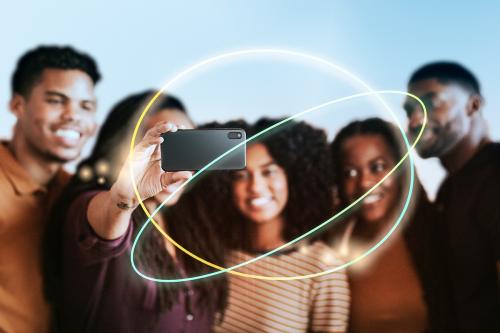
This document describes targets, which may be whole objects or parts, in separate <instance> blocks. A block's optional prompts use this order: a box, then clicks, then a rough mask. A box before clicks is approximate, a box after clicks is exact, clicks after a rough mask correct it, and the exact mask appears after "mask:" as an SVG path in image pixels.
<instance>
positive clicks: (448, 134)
mask: <svg viewBox="0 0 500 333" xmlns="http://www.w3.org/2000/svg"><path fill="white" fill-rule="evenodd" d="M457 127H458V126H457V122H455V121H453V120H450V121H448V122H447V123H446V124H444V125H440V126H439V125H435V126H432V127H430V128H427V129H426V131H430V134H428V135H427V134H426V133H425V134H426V135H425V136H426V139H425V141H424V142H421V144H417V146H416V150H417V151H418V154H419V155H420V156H421V157H422V158H431V157H438V158H439V157H442V156H444V155H445V154H446V153H448V152H449V151H450V150H452V149H453V148H454V147H455V146H456V144H457V143H458V142H459V141H460V140H461V139H462V138H463V136H464V135H463V131H461V130H460V128H457Z"/></svg>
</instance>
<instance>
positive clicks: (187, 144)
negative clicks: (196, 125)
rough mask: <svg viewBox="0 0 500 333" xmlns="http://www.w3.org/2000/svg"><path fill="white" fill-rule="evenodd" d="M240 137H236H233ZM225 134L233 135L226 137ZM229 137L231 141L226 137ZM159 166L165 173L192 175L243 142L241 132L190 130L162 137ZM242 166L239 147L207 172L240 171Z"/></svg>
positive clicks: (243, 151)
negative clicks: (179, 172) (186, 171)
mask: <svg viewBox="0 0 500 333" xmlns="http://www.w3.org/2000/svg"><path fill="white" fill-rule="evenodd" d="M235 132H237V133H241V134H240V135H238V134H234V133H235ZM229 133H233V134H232V135H229ZM230 136H231V137H230ZM162 137H163V139H164V141H163V143H162V144H161V155H162V161H161V166H162V169H163V170H165V171H182V170H188V171H196V170H200V169H202V168H203V167H204V166H206V165H207V164H208V163H210V162H212V161H213V160H214V159H216V158H217V157H219V156H220V155H222V154H223V153H225V152H227V151H228V150H230V149H231V148H233V147H235V146H236V145H238V144H240V143H242V142H244V141H245V140H246V135H245V131H244V130H242V129H219V128H217V129H193V130H178V131H177V132H167V133H164V134H163V135H162ZM245 165H246V148H245V145H244V144H243V145H241V147H238V148H237V149H235V150H234V151H232V152H231V153H229V154H228V155H226V156H225V157H223V158H222V159H221V160H219V161H218V162H216V163H214V164H213V165H212V166H210V167H209V168H208V170H240V169H243V168H245Z"/></svg>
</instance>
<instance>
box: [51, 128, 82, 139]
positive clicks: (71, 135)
mask: <svg viewBox="0 0 500 333" xmlns="http://www.w3.org/2000/svg"><path fill="white" fill-rule="evenodd" d="M56 135H57V136H60V137H63V138H65V139H68V140H78V139H80V133H79V132H78V131H75V130H71V129H58V130H57V131H56Z"/></svg>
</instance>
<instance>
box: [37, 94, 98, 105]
mask: <svg viewBox="0 0 500 333" xmlns="http://www.w3.org/2000/svg"><path fill="white" fill-rule="evenodd" d="M45 95H46V96H57V97H60V98H63V99H65V100H68V99H70V98H69V97H68V96H67V95H66V94H63V93H61V92H58V91H54V90H49V91H46V92H45ZM82 102H84V103H91V104H92V105H94V106H95V105H97V103H96V101H95V100H91V99H84V100H82Z"/></svg>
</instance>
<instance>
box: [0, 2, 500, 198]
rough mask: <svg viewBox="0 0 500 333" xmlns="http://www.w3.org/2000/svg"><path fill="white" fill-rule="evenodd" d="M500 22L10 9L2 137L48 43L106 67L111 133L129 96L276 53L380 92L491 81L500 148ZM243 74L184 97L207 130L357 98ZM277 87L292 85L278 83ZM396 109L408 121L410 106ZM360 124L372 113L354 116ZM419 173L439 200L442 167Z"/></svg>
mask: <svg viewBox="0 0 500 333" xmlns="http://www.w3.org/2000/svg"><path fill="white" fill-rule="evenodd" d="M499 17H500V3H499V2H496V1H476V2H474V3H473V2H471V1H470V2H463V3H461V2H457V1H440V2H435V1H418V2H414V3H409V2H407V1H384V2H374V1H356V2H348V1H308V2H306V1H210V2H206V1H182V2H180V1H179V2H169V1H154V2H153V1H142V2H141V3H129V2H125V1H121V2H118V1H94V0H92V1H85V2H79V3H69V2H63V1H18V2H16V3H8V2H6V1H3V2H2V3H1V4H0V40H1V41H2V50H1V52H0V63H1V66H0V105H2V108H3V110H1V111H0V137H2V138H8V137H9V136H10V132H11V127H12V125H13V123H14V117H13V116H12V115H11V114H10V113H9V112H8V107H7V103H8V99H9V98H10V77H11V74H12V71H13V69H14V66H15V62H16V60H17V58H18V57H19V56H20V55H21V54H22V53H23V52H25V51H26V50H27V49H29V48H32V47H34V46H35V45H38V44H41V43H57V44H66V43H68V44H72V45H74V46H75V47H77V48H79V49H82V50H85V51H87V52H89V53H90V54H92V55H93V56H94V57H95V58H96V59H97V60H98V62H99V65H100V68H101V72H102V74H103V77H104V80H103V81H102V82H101V83H100V84H99V86H98V89H97V95H98V98H99V111H98V119H99V121H102V119H103V118H104V116H105V114H106V113H107V111H108V110H109V109H110V107H111V106H112V105H113V104H114V103H115V102H116V101H118V100H119V99H120V98H122V97H124V96H125V95H127V94H128V93H132V92H137V91H140V90H143V89H145V88H149V87H160V86H161V85H162V84H163V83H164V82H165V80H166V79H168V78H169V77H171V76H172V75H173V74H175V73H177V72H179V71H180V70H182V69H184V68H186V67H188V66H189V65H191V64H193V63H195V62H197V61H199V60H202V59H205V58H207V57H210V56H213V55H217V54H221V53H223V52H226V51H233V50H240V49H245V48H253V47H259V48H262V47H268V48H284V49H290V50H296V51H304V52H308V53H311V54H314V55H318V56H322V57H324V58H326V59H329V60H332V61H334V62H336V63H337V64H340V65H343V66H345V67H346V68H348V69H349V70H351V71H352V72H353V73H355V74H357V75H359V76H360V77H361V78H362V79H364V80H365V81H366V82H367V83H369V84H370V85H372V87H373V88H374V89H399V90H405V86H406V80H407V79H408V76H409V75H410V73H411V72H412V71H413V70H414V69H415V68H416V67H418V66H420V65H422V64H423V63H425V62H428V61H432V60H438V59H450V60H456V61H459V62H461V63H463V64H464V65H466V66H467V67H469V68H470V69H471V70H472V71H473V72H474V73H475V74H476V75H477V76H478V78H479V80H480V81H481V83H482V87H483V95H484V96H485V98H486V101H487V104H486V107H485V109H484V116H485V118H486V119H487V121H488V123H489V126H490V130H491V134H492V136H493V138H495V139H500V93H499V84H498V75H499V74H500V62H499V60H498V58H499V55H500V43H499V39H498V38H499V37H498V33H499V32H500V20H499V19H498V18H499ZM238 66H239V67H238ZM238 66H236V67H231V66H226V67H224V68H222V69H221V71H220V75H219V74H217V72H216V71H208V72H206V73H201V74H200V75H201V78H200V80H197V81H196V80H195V81H193V82H192V84H191V85H189V84H186V86H183V87H179V89H178V90H174V92H175V93H177V94H178V95H179V96H180V97H181V98H182V99H184V100H185V102H186V104H187V106H188V108H189V109H190V110H191V112H192V114H193V117H194V119H195V121H206V120H211V119H219V120H224V119H227V118H234V117H238V116H245V117H247V118H250V119H255V118H257V117H259V116H261V115H264V114H267V115H282V114H286V113H290V112H299V111H302V110H303V108H305V107H311V106H314V105H316V104H319V103H321V102H324V101H326V100H328V99H333V98H337V97H339V96H340V95H341V93H347V92H348V91H349V89H343V88H341V87H340V85H341V84H344V88H345V87H346V85H345V83H341V81H342V80H341V78H340V77H336V78H335V77H333V76H330V77H328V78H327V77H326V76H325V75H324V74H321V73H320V72H319V71H312V74H311V73H310V74H307V71H306V70H305V67H304V66H302V67H300V66H298V67H297V66H295V67H294V66H290V67H289V69H287V68H285V67H286V66H284V67H283V68H282V69H279V68H278V69H276V72H273V68H275V66H274V65H273V63H267V64H263V65H262V66H260V65H258V64H256V62H252V61H249V62H247V63H242V64H240V65H238ZM252 66H253V67H252ZM259 66H260V67H259ZM292 67H293V68H299V69H298V70H290V69H291V68H292ZM235 71H236V74H234V73H235ZM264 74H268V75H267V77H266V75H264ZM203 75H206V76H205V77H203ZM273 75H274V76H275V77H279V78H280V80H272V79H269V77H273ZM262 82H264V83H266V84H267V86H266V85H265V84H264V85H263V84H261V83H262ZM329 84H331V91H332V94H329V91H330V86H329ZM273 87H274V88H273ZM318 87H323V89H319V88H318ZM325 87H326V88H325ZM264 88H265V89H264ZM271 88H273V89H276V92H273V91H270V90H269V89H271ZM357 91H359V90H357ZM352 92H356V91H355V90H351V93H352ZM339 94H340V95H339ZM287 96H292V97H293V98H287ZM257 100H258V101H257ZM252 103H255V104H252ZM367 105H368V104H365V106H363V107H362V108H364V109H365V110H366V109H368V107H367ZM392 105H394V107H395V108H397V109H395V111H396V112H397V113H399V114H400V115H401V117H402V118H401V119H404V117H403V116H404V114H403V111H402V109H401V108H400V105H401V100H394V101H393V103H392ZM344 115H345V114H344ZM359 117H362V113H357V114H353V115H352V118H359ZM336 119H337V118H336ZM337 120H338V121H337V122H336V125H333V123H332V125H330V127H329V128H328V130H329V131H330V134H331V135H333V133H334V132H335V130H336V128H335V126H337V128H338V127H339V126H342V125H344V124H345V121H347V120H348V118H346V117H344V118H338V119H337ZM92 144H93V142H91V143H89V144H88V146H87V148H86V150H85V153H87V152H88V151H89V149H90V146H91V145H92ZM417 170H418V172H419V174H420V176H421V178H422V180H423V182H424V185H425V186H426V187H427V188H428V189H429V191H430V192H431V194H432V193H433V192H435V189H436V187H437V186H438V184H439V182H440V181H441V178H442V170H441V169H440V167H439V165H438V163H436V161H431V160H429V161H425V163H422V161H418V164H417Z"/></svg>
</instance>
